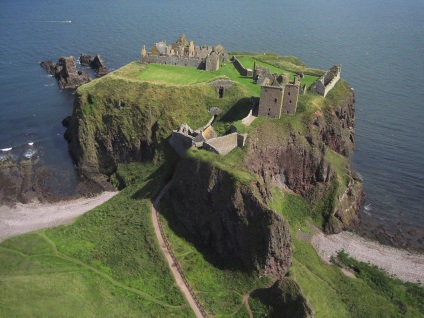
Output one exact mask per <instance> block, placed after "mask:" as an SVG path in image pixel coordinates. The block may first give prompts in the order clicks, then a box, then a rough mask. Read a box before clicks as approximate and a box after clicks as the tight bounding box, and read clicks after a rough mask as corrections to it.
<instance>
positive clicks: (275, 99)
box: [258, 86, 284, 118]
mask: <svg viewBox="0 0 424 318" xmlns="http://www.w3.org/2000/svg"><path fill="white" fill-rule="evenodd" d="M283 90H284V89H283V88H282V87H280V86H262V89H261V97H260V100H259V111H258V116H259V117H270V118H280V116H281V106H282V103H283Z"/></svg>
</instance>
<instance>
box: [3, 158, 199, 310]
mask: <svg viewBox="0 0 424 318" xmlns="http://www.w3.org/2000/svg"><path fill="white" fill-rule="evenodd" d="M157 169H160V167H158V166H154V165H150V166H146V165H135V166H133V168H131V167H130V169H123V174H127V173H128V174H129V175H130V177H129V180H130V183H131V182H133V184H132V185H130V186H129V187H127V188H126V189H125V190H123V191H122V192H121V193H120V194H118V195H117V196H115V197H114V198H112V199H111V200H109V201H108V202H107V203H105V204H103V205H101V206H99V207H97V208H95V209H94V210H92V211H90V212H88V213H87V214H85V215H83V216H81V217H80V218H78V219H77V221H76V222H75V223H74V224H72V225H70V226H60V227H57V228H54V229H51V230H46V231H41V232H38V233H34V234H27V235H23V236H19V237H15V238H11V239H9V240H6V241H4V242H2V243H1V244H0V317H7V318H13V317H193V316H194V314H193V313H192V311H191V309H190V308H189V306H188V304H187V303H186V301H185V299H184V297H183V296H182V294H181V293H180V291H179V288H178V287H177V286H176V284H175V281H174V278H173V277H172V275H171V274H170V271H169V269H168V265H167V264H166V262H165V260H164V257H163V255H162V253H161V251H160V249H159V246H158V243H157V240H156V236H155V234H154V231H153V226H152V221H151V218H150V208H151V198H152V197H153V196H155V195H156V193H157V190H158V189H159V188H160V186H161V185H162V183H163V176H164V174H163V173H164V172H163V171H169V170H167V169H162V172H156V173H155V171H156V170H157ZM134 173H136V175H137V178H133V177H132V174H134Z"/></svg>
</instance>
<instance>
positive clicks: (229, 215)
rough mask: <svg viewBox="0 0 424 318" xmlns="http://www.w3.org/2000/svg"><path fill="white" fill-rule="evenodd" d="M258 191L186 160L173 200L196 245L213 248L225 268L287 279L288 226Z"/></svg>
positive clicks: (175, 180)
mask: <svg viewBox="0 0 424 318" xmlns="http://www.w3.org/2000/svg"><path fill="white" fill-rule="evenodd" d="M257 187H260V185H255V186H252V185H250V184H248V185H246V184H241V183H239V182H237V181H236V180H235V179H234V177H233V176H232V175H231V174H230V173H229V172H227V171H224V170H222V169H220V168H217V167H215V166H213V165H210V164H208V163H204V162H200V161H197V160H194V159H182V161H181V162H180V163H179V165H178V167H177V169H176V171H175V174H174V177H173V184H172V188H171V197H172V202H173V206H174V208H175V213H176V215H177V217H178V219H179V221H180V222H181V223H182V224H183V225H184V226H185V227H186V228H187V230H188V231H189V232H190V233H191V234H192V235H193V237H194V241H196V242H200V243H199V244H200V245H202V247H206V248H210V249H212V250H213V251H214V253H216V255H217V258H218V259H220V260H221V262H222V263H224V264H226V263H231V262H235V263H237V264H241V265H243V267H244V268H245V269H247V270H257V271H259V272H261V273H264V274H271V275H274V276H276V277H283V276H284V275H285V274H286V272H287V270H288V268H289V267H290V265H291V236H290V232H289V227H288V224H287V222H286V221H285V220H284V219H283V218H282V217H281V216H279V215H278V214H276V213H275V212H273V211H272V210H270V209H268V208H267V207H266V206H265V205H264V203H263V202H262V201H261V199H260V195H259V192H260V191H259V190H258V188H257ZM255 192H256V194H255Z"/></svg>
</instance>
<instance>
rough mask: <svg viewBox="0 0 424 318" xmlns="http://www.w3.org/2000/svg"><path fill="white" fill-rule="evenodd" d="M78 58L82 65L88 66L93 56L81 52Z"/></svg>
mask: <svg viewBox="0 0 424 318" xmlns="http://www.w3.org/2000/svg"><path fill="white" fill-rule="evenodd" d="M79 60H80V64H81V65H82V66H90V65H91V63H92V62H93V58H92V57H91V55H89V54H81V55H80V57H79Z"/></svg>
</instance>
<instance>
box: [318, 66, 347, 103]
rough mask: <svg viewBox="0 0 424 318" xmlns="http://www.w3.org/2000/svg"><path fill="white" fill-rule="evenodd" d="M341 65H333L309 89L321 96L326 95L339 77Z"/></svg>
mask: <svg viewBox="0 0 424 318" xmlns="http://www.w3.org/2000/svg"><path fill="white" fill-rule="evenodd" d="M341 71H342V66H341V65H334V66H333V67H332V68H330V69H329V70H328V71H327V72H325V73H324V75H322V76H321V77H320V78H319V79H318V80H317V81H316V82H315V83H314V84H313V85H312V87H311V91H312V92H315V93H317V94H319V95H321V96H324V97H325V96H327V94H328V92H329V91H331V90H332V89H333V87H334V86H335V85H336V83H337V82H338V81H339V79H340V73H341Z"/></svg>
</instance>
